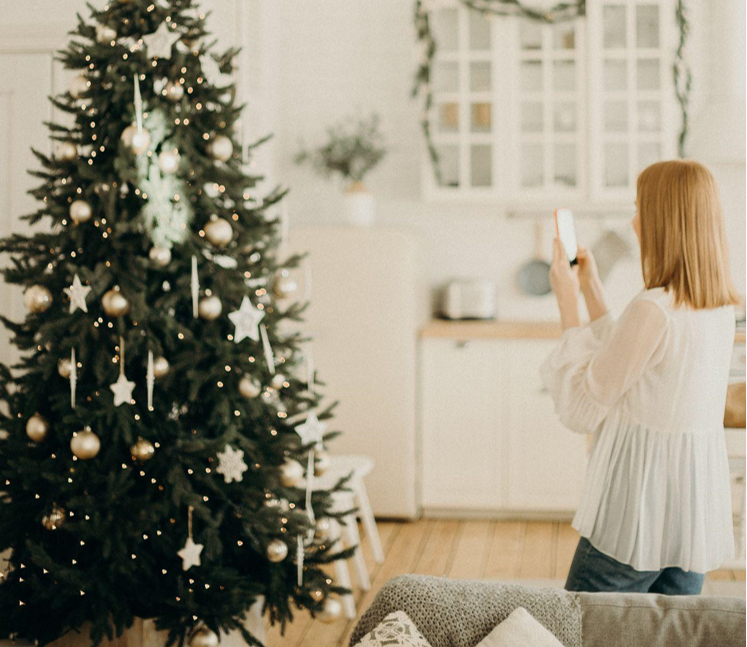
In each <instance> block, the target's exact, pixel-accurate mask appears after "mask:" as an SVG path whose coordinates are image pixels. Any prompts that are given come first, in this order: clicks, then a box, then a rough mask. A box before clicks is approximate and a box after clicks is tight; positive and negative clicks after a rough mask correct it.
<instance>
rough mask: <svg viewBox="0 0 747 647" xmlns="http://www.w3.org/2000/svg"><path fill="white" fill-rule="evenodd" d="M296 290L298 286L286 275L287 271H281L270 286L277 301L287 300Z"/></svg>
mask: <svg viewBox="0 0 747 647" xmlns="http://www.w3.org/2000/svg"><path fill="white" fill-rule="evenodd" d="M296 290H298V285H297V284H296V282H295V281H294V280H293V278H292V277H291V276H290V274H288V270H283V271H282V272H281V273H280V275H279V276H278V277H277V278H276V279H275V282H274V283H273V285H272V291H273V292H274V293H275V296H276V297H277V298H278V299H287V298H288V297H290V296H293V294H294V293H295V292H296Z"/></svg>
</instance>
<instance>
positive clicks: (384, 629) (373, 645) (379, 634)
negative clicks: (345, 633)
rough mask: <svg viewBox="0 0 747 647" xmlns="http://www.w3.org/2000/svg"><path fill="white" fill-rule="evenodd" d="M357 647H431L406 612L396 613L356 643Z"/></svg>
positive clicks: (391, 614)
mask: <svg viewBox="0 0 747 647" xmlns="http://www.w3.org/2000/svg"><path fill="white" fill-rule="evenodd" d="M356 647H431V645H430V643H429V642H428V641H427V640H426V639H425V638H424V637H423V634H421V633H420V632H419V631H418V628H417V627H416V626H415V625H414V624H413V622H412V620H410V618H409V617H408V616H407V614H406V613H405V612H404V611H394V612H393V613H390V614H389V615H388V616H387V617H386V618H384V619H383V620H382V621H381V622H380V623H379V624H378V625H376V627H374V629H373V630H371V631H370V632H369V633H367V634H366V635H365V636H363V638H361V640H360V641H359V642H358V643H356Z"/></svg>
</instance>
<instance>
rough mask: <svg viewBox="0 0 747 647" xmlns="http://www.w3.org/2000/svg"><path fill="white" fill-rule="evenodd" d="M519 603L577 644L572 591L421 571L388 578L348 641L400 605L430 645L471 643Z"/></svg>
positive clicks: (568, 643) (568, 644) (470, 646)
mask: <svg viewBox="0 0 747 647" xmlns="http://www.w3.org/2000/svg"><path fill="white" fill-rule="evenodd" d="M517 607H524V608H525V609H526V610H527V611H529V613H531V614H532V616H534V618H535V619H536V620H538V621H539V622H540V623H542V624H543V625H544V626H545V627H546V628H547V629H548V630H549V631H550V632H552V634H553V635H554V636H555V637H556V638H557V639H558V640H559V641H560V642H561V643H563V645H564V646H565V647H581V607H580V604H579V601H578V597H577V596H576V595H574V594H573V593H569V592H567V591H562V590H558V589H550V588H531V587H528V586H522V585H519V584H505V583H501V582H486V581H462V580H449V579H446V578H441V577H426V576H422V575H400V576H398V577H395V578H393V579H391V580H389V581H388V582H387V583H386V584H385V585H384V586H383V587H382V589H381V590H380V591H379V593H378V594H377V595H376V598H375V599H374V601H373V603H372V604H371V607H370V608H369V609H368V610H367V611H366V613H365V614H364V615H363V617H362V618H361V619H360V622H358V625H357V626H356V628H355V630H354V631H353V635H352V637H351V639H350V645H351V647H352V646H353V645H355V644H356V643H358V642H359V641H360V640H361V638H363V636H365V635H366V634H367V633H368V632H369V631H371V630H372V629H373V628H374V627H375V626H376V625H378V624H379V623H380V622H381V621H382V620H383V619H384V617H385V616H387V615H388V614H389V613H391V612H392V611H398V610H402V611H404V612H405V613H407V615H408V616H409V617H410V619H411V620H412V621H413V622H414V623H415V626H416V627H417V628H418V629H419V630H420V633H422V634H423V636H425V638H426V639H427V640H428V642H429V643H430V644H431V645H432V647H475V645H477V643H479V642H480V641H481V640H482V639H483V638H484V637H485V636H487V635H488V634H489V633H490V632H491V631H492V629H493V628H494V627H495V626H496V625H497V624H498V623H499V622H502V621H503V620H505V619H506V617H508V615H509V614H510V613H511V612H512V611H513V610H514V609H516V608H517Z"/></svg>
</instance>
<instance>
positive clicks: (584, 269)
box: [576, 245, 608, 321]
mask: <svg viewBox="0 0 747 647" xmlns="http://www.w3.org/2000/svg"><path fill="white" fill-rule="evenodd" d="M576 258H577V259H578V281H579V285H580V287H581V292H583V295H584V300H585V301H586V309H587V310H588V311H589V319H591V320H592V321H596V320H597V319H599V318H600V317H603V316H604V315H606V314H607V312H608V308H607V300H606V299H605V296H604V288H603V287H602V281H601V279H600V278H599V271H598V270H597V262H596V261H595V260H594V256H593V255H592V253H591V252H590V251H589V250H588V249H586V248H585V247H581V245H579V246H578V254H577V256H576Z"/></svg>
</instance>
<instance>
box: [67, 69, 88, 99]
mask: <svg viewBox="0 0 747 647" xmlns="http://www.w3.org/2000/svg"><path fill="white" fill-rule="evenodd" d="M90 87H91V82H90V81H89V80H88V78H87V77H86V76H85V75H84V74H78V76H76V77H73V80H72V81H70V96H71V97H73V99H80V98H81V97H83V95H84V94H86V92H88V89H89V88H90Z"/></svg>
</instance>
